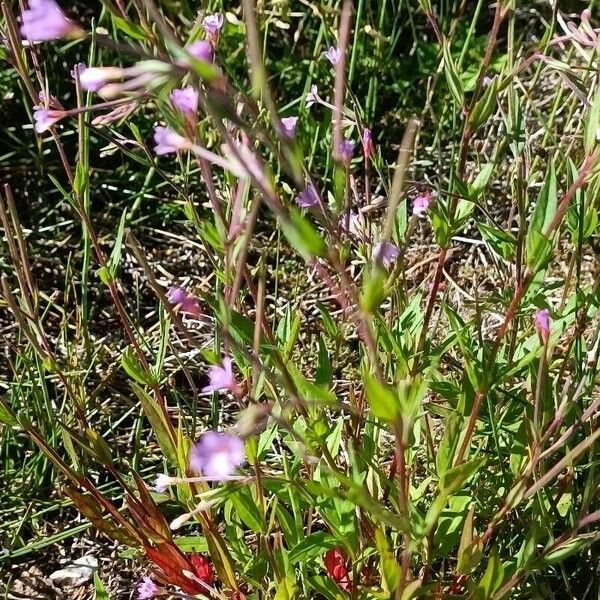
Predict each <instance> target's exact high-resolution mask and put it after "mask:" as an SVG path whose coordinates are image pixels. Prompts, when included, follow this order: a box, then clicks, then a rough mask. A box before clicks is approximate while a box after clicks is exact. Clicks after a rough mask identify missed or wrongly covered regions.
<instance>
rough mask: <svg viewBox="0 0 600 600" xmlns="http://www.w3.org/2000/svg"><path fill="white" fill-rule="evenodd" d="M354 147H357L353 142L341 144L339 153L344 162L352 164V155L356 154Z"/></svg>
mask: <svg viewBox="0 0 600 600" xmlns="http://www.w3.org/2000/svg"><path fill="white" fill-rule="evenodd" d="M354 146H356V143H355V142H353V141H352V140H342V141H341V142H340V147H339V152H340V158H341V159H342V162H344V163H346V164H350V161H351V160H352V154H354Z"/></svg>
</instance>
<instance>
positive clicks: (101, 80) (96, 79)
mask: <svg viewBox="0 0 600 600" xmlns="http://www.w3.org/2000/svg"><path fill="white" fill-rule="evenodd" d="M121 77H123V70H122V69H119V67H88V68H83V69H82V70H80V71H79V81H80V83H81V87H82V88H83V89H84V90H86V91H88V92H97V91H98V90H100V89H102V88H103V87H104V86H105V85H106V84H107V83H108V82H109V81H114V80H115V79H121Z"/></svg>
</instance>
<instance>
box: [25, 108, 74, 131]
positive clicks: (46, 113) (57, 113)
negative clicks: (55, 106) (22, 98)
mask: <svg viewBox="0 0 600 600" xmlns="http://www.w3.org/2000/svg"><path fill="white" fill-rule="evenodd" d="M33 111H34V112H33V120H34V121H35V131H36V133H44V131H48V129H50V127H52V125H54V123H56V122H58V121H60V120H61V119H62V118H64V117H66V116H67V113H66V112H65V111H64V110H52V109H51V108H44V107H43V106H34V107H33Z"/></svg>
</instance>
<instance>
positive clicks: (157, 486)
mask: <svg viewBox="0 0 600 600" xmlns="http://www.w3.org/2000/svg"><path fill="white" fill-rule="evenodd" d="M172 484H173V478H172V477H170V476H169V475H165V474H164V473H159V474H158V475H157V476H156V481H155V482H154V486H153V488H152V489H153V490H154V491H155V492H158V493H159V494H162V493H163V492H166V491H167V488H168V487H169V486H170V485H172Z"/></svg>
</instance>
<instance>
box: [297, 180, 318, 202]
mask: <svg viewBox="0 0 600 600" xmlns="http://www.w3.org/2000/svg"><path fill="white" fill-rule="evenodd" d="M296 203H297V204H298V206H299V207H300V208H311V207H313V206H318V205H319V204H320V203H321V199H320V198H319V192H317V188H316V187H315V186H314V185H313V184H312V183H309V184H308V185H307V186H306V188H305V189H304V190H302V191H301V192H300V193H299V194H298V197H297V198H296Z"/></svg>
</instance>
